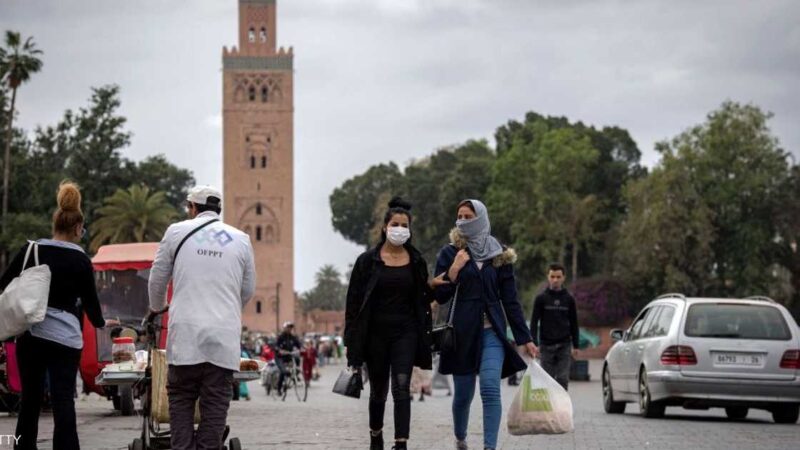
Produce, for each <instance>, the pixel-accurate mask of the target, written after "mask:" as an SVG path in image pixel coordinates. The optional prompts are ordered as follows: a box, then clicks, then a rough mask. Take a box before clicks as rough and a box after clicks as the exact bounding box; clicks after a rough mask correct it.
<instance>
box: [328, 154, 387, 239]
mask: <svg viewBox="0 0 800 450" xmlns="http://www.w3.org/2000/svg"><path fill="white" fill-rule="evenodd" d="M400 176H401V175H400V169H398V168H397V165H396V164H395V163H389V164H379V165H377V166H372V167H370V168H369V169H368V170H367V171H366V172H364V173H363V174H361V175H358V176H355V177H353V178H351V179H349V180H347V181H346V182H345V183H344V184H343V185H342V186H341V187H338V188H336V189H335V190H334V191H333V193H332V194H331V196H330V203H331V211H332V213H333V228H334V229H335V230H336V231H338V232H339V233H341V234H342V236H344V238H345V239H347V240H349V241H351V242H354V243H356V244H359V245H363V246H365V247H366V246H368V245H369V242H370V232H371V230H372V225H373V212H374V211H375V208H376V205H377V201H378V199H379V198H381V197H382V196H385V194H386V193H389V192H392V191H394V190H396V189H397V185H398V183H399V180H400Z"/></svg>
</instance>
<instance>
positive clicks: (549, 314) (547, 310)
mask: <svg viewBox="0 0 800 450" xmlns="http://www.w3.org/2000/svg"><path fill="white" fill-rule="evenodd" d="M540 324H541V325H540ZM537 330H538V336H537ZM531 334H532V335H533V340H534V342H535V343H536V344H537V345H538V344H539V342H541V343H542V344H545V345H552V344H560V343H562V342H569V341H570V340H571V341H572V346H573V347H574V348H578V342H579V339H578V311H577V308H576V307H575V299H574V298H573V297H572V294H570V293H569V291H567V290H566V289H561V290H560V291H554V290H552V289H550V288H547V289H545V290H544V291H542V293H541V294H539V295H537V296H536V300H534V301H533V315H532V316H531Z"/></svg>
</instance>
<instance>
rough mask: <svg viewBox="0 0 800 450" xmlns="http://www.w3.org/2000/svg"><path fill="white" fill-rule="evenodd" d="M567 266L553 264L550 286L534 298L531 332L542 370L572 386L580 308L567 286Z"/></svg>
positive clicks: (548, 273)
mask: <svg viewBox="0 0 800 450" xmlns="http://www.w3.org/2000/svg"><path fill="white" fill-rule="evenodd" d="M565 278H566V275H565V271H564V266H562V265H561V264H557V263H555V264H550V266H549V267H548V269H547V288H546V289H545V290H544V291H543V292H541V293H540V294H539V295H537V296H536V299H535V300H534V301H533V314H532V315H531V334H532V335H533V341H534V342H535V343H536V344H538V345H539V350H540V352H541V355H542V356H541V361H542V369H544V371H545V372H547V373H548V375H550V376H551V377H553V379H555V380H556V381H557V382H558V384H560V385H561V386H563V387H564V389H567V388H568V387H569V369H570V364H571V363H572V358H574V357H576V356H577V354H578V343H579V335H578V311H577V308H576V307H575V299H574V298H573V297H572V294H570V293H569V291H568V290H567V289H566V288H565V287H564V281H565Z"/></svg>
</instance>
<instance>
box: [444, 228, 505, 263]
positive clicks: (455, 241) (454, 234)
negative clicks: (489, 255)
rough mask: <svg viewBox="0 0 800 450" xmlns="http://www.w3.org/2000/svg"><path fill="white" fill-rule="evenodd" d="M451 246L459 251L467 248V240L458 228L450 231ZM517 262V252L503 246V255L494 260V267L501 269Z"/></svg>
mask: <svg viewBox="0 0 800 450" xmlns="http://www.w3.org/2000/svg"><path fill="white" fill-rule="evenodd" d="M450 244H452V245H453V246H454V247H455V248H457V249H459V250H463V249H465V248H467V239H466V238H465V237H464V236H463V235H462V234H461V232H460V231H458V228H453V229H452V230H450ZM515 262H517V252H516V251H515V250H514V249H513V248H511V247H507V246H505V245H504V246H503V253H501V254H499V255H497V256H495V257H494V259H492V265H493V266H494V267H501V266H504V265H506V264H514V263H515Z"/></svg>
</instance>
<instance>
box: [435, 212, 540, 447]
mask: <svg viewBox="0 0 800 450" xmlns="http://www.w3.org/2000/svg"><path fill="white" fill-rule="evenodd" d="M450 241H451V242H450V244H448V245H445V246H444V247H443V248H442V249H441V250H440V251H439V255H438V257H437V261H436V272H435V273H437V274H443V275H444V281H449V283H446V284H440V285H438V286H437V287H436V289H435V293H436V301H437V302H439V303H440V304H443V303H446V302H448V301H449V300H451V299H452V298H453V297H454V296H456V297H457V299H456V302H455V310H454V312H453V327H454V329H455V337H456V339H455V348H453V349H451V350H446V351H443V352H442V354H441V363H440V366H439V371H440V372H441V373H442V374H452V375H453V384H454V387H455V394H454V396H453V429H454V434H455V438H456V448H457V449H459V450H463V449H466V448H467V443H466V437H467V427H468V424H469V410H470V406H471V404H472V399H473V397H474V395H475V378H476V376H478V377H479V378H480V394H481V401H482V403H483V446H484V448H485V449H494V448H496V447H497V435H498V432H499V429H500V419H501V416H502V405H501V400H500V380H501V379H502V378H506V377H508V376H509V375H511V374H513V373H515V372H517V371H520V370H522V369H525V368H526V367H527V364H526V363H525V361H524V360H523V359H522V357H521V356H520V355H519V353H518V349H517V346H520V347H522V348H524V350H525V351H526V352H527V353H528V354H529V355H530V356H531V357H535V355H536V353H537V348H536V346H535V345H534V344H533V342H532V338H531V335H530V331H529V330H528V326H527V325H526V324H525V317H524V315H523V313H522V306H521V305H520V303H519V300H518V299H517V288H516V281H515V278H514V268H513V263H514V262H515V261H516V253H515V252H514V251H513V250H512V249H510V248H505V247H503V246H502V245H501V244H500V243H499V242H498V241H497V239H495V238H494V237H493V236H492V235H491V225H490V222H489V214H488V211H487V210H486V206H485V205H484V204H483V203H481V202H480V201H478V200H464V201H462V202H461V203H459V204H458V207H457V221H456V228H455V229H454V230H453V231H451V232H450ZM507 326H510V327H511V330H512V332H513V334H514V339H515V341H516V344H517V346H515V345H513V343H512V342H511V341H509V340H508V339H507V338H506V327H507Z"/></svg>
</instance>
